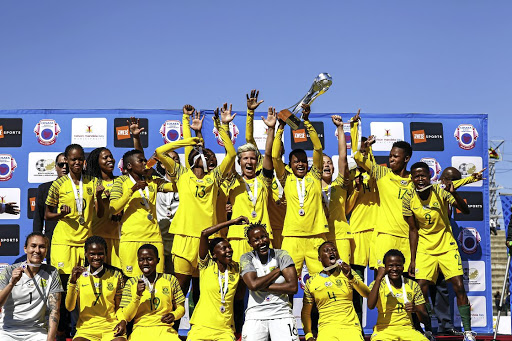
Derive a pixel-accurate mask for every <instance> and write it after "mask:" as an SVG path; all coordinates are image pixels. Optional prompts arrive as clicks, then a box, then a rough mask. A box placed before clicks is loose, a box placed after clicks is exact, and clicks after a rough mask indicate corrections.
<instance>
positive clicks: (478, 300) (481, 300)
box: [453, 295, 492, 327]
mask: <svg viewBox="0 0 512 341" xmlns="http://www.w3.org/2000/svg"><path fill="white" fill-rule="evenodd" d="M470 300H471V327H486V326H488V324H487V302H488V301H490V300H489V299H488V298H487V297H486V296H473V295H471V296H470ZM453 304H454V305H453V306H454V307H456V306H457V298H456V297H455V298H454V299H453ZM491 311H492V308H491ZM453 324H454V326H455V327H462V320H461V317H460V313H459V309H454V310H453Z"/></svg>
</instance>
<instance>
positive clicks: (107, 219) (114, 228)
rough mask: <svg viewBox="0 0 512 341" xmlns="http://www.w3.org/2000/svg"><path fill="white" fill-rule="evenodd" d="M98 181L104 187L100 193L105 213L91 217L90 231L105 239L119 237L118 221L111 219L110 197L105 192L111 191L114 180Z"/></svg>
mask: <svg viewBox="0 0 512 341" xmlns="http://www.w3.org/2000/svg"><path fill="white" fill-rule="evenodd" d="M98 183H99V184H101V185H103V187H105V191H104V192H103V193H102V194H101V200H103V207H105V214H103V217H101V218H98V216H97V215H94V217H93V218H92V225H91V231H92V235H93V236H100V237H103V238H107V239H119V234H120V231H119V222H117V221H112V219H111V218H112V214H110V213H109V209H108V208H109V206H110V199H109V198H108V197H107V195H106V194H105V192H107V191H108V192H109V193H111V192H112V188H113V187H114V180H108V181H107V180H98Z"/></svg>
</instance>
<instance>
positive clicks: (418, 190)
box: [416, 184, 432, 192]
mask: <svg viewBox="0 0 512 341" xmlns="http://www.w3.org/2000/svg"><path fill="white" fill-rule="evenodd" d="M430 187H432V184H430V185H428V186H426V187H423V188H422V189H417V188H416V192H423V191H426V190H427V189H429V188H430Z"/></svg>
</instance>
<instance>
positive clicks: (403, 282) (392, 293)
mask: <svg viewBox="0 0 512 341" xmlns="http://www.w3.org/2000/svg"><path fill="white" fill-rule="evenodd" d="M385 278H386V284H387V285H388V289H389V292H391V295H392V296H393V297H394V298H396V299H397V300H398V294H395V293H394V292H393V288H392V287H391V283H390V282H389V277H388V275H386V277H385ZM402 295H403V298H404V304H406V303H408V302H409V300H408V299H407V292H406V291H405V281H404V276H402Z"/></svg>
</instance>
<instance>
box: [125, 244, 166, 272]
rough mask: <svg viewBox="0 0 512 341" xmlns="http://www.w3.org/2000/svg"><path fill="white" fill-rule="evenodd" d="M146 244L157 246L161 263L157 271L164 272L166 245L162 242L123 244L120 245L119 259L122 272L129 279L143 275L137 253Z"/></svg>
mask: <svg viewBox="0 0 512 341" xmlns="http://www.w3.org/2000/svg"><path fill="white" fill-rule="evenodd" d="M144 244H151V245H154V246H156V248H157V250H158V257H159V258H160V261H159V262H158V265H157V266H156V271H158V272H164V244H163V243H161V242H123V241H121V242H120V243H119V258H121V270H123V272H124V274H125V275H126V276H128V277H136V276H139V275H142V271H140V268H139V263H138V259H137V251H139V247H141V246H142V245H144Z"/></svg>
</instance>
